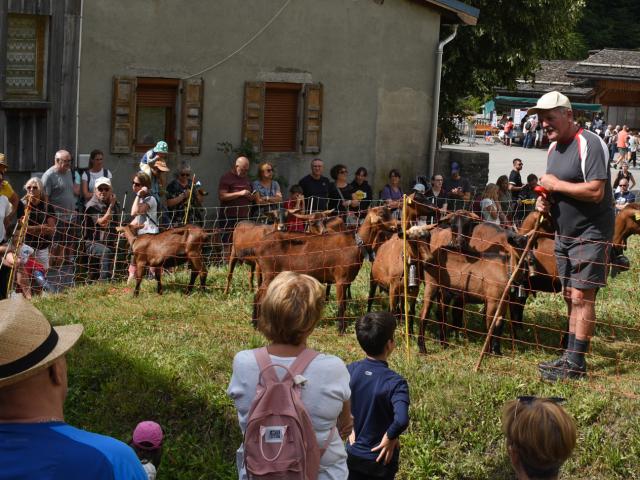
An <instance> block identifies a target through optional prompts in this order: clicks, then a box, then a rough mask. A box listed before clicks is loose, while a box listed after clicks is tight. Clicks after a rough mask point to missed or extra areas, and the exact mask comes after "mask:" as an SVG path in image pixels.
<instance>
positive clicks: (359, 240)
mask: <svg viewBox="0 0 640 480" xmlns="http://www.w3.org/2000/svg"><path fill="white" fill-rule="evenodd" d="M354 237H355V239H356V245H357V246H359V247H360V248H362V247H364V246H365V245H364V240H362V237H361V236H360V234H359V233H358V232H357V231H356V233H355V235H354Z"/></svg>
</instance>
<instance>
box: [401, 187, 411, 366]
mask: <svg viewBox="0 0 640 480" xmlns="http://www.w3.org/2000/svg"><path fill="white" fill-rule="evenodd" d="M406 227H407V195H406V194H404V195H403V196H402V231H403V233H405V234H406ZM402 268H403V270H404V281H403V285H404V336H405V343H406V349H407V355H409V354H410V353H411V348H410V345H409V299H408V298H407V292H408V290H409V287H408V275H409V271H408V268H407V236H406V235H402Z"/></svg>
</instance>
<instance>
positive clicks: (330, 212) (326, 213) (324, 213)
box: [320, 208, 335, 217]
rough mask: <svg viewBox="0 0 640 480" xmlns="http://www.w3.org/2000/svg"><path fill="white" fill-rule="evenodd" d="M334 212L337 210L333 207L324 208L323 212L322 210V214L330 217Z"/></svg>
mask: <svg viewBox="0 0 640 480" xmlns="http://www.w3.org/2000/svg"><path fill="white" fill-rule="evenodd" d="M333 212H335V208H332V209H331V210H323V211H322V212H320V215H322V216H323V217H328V216H329V215H331V214H332V213H333Z"/></svg>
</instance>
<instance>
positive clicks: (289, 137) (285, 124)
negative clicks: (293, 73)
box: [262, 83, 301, 152]
mask: <svg viewBox="0 0 640 480" xmlns="http://www.w3.org/2000/svg"><path fill="white" fill-rule="evenodd" d="M300 90H301V85H300V84H296V83H267V85H266V89H265V99H264V133H263V140H262V150H263V151H264V152H296V151H298V142H297V136H298V135H297V134H298V99H299V98H300Z"/></svg>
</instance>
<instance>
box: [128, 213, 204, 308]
mask: <svg viewBox="0 0 640 480" xmlns="http://www.w3.org/2000/svg"><path fill="white" fill-rule="evenodd" d="M117 230H118V232H122V233H124V235H125V237H127V241H128V242H129V245H130V246H131V250H132V251H133V258H134V259H133V262H134V263H135V265H136V288H135V290H134V292H133V295H134V296H136V297H137V296H138V295H139V294H140V284H141V283H142V277H143V275H144V271H145V267H155V276H156V280H157V282H158V294H162V269H163V268H170V267H173V266H176V265H181V264H183V263H185V262H189V266H190V267H191V278H190V280H189V286H188V287H187V293H189V292H191V290H192V289H193V284H194V283H195V281H196V277H197V276H198V275H200V288H201V289H202V290H204V288H205V284H206V282H207V269H206V267H205V265H204V260H203V258H202V245H203V244H204V242H205V241H206V239H207V237H208V236H209V234H208V233H206V232H205V231H204V230H203V229H202V228H200V227H196V226H195V225H185V226H183V227H178V228H170V229H168V230H165V231H164V232H162V233H158V234H156V235H151V234H146V235H140V236H138V237H136V235H135V233H134V230H133V228H132V227H131V225H125V226H122V227H117Z"/></svg>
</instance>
